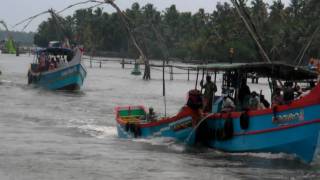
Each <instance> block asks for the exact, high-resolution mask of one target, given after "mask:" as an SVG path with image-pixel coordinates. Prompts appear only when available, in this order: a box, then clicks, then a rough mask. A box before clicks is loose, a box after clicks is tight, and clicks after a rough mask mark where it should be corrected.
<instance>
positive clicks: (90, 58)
mask: <svg viewBox="0 0 320 180" xmlns="http://www.w3.org/2000/svg"><path fill="white" fill-rule="evenodd" d="M90 68H92V56H90Z"/></svg>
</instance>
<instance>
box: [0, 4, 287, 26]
mask: <svg viewBox="0 0 320 180" xmlns="http://www.w3.org/2000/svg"><path fill="white" fill-rule="evenodd" d="M82 1H85V0H0V2H1V3H0V20H3V21H5V22H6V23H7V24H8V26H9V30H15V31H21V30H22V29H23V26H24V25H21V26H18V27H16V28H13V27H12V26H13V25H15V24H16V23H18V22H20V21H22V20H24V19H26V18H28V17H31V16H34V15H36V14H38V13H40V12H43V11H45V10H48V9H50V8H53V9H54V10H62V9H64V8H65V7H67V6H69V5H71V4H74V3H78V2H82ZM272 1H273V0H266V2H267V3H272ZM134 2H138V3H139V4H140V5H141V6H143V5H145V4H147V3H151V4H154V6H155V7H156V9H157V10H159V11H163V10H165V9H166V8H167V7H169V6H171V5H172V4H175V5H176V7H177V9H178V10H179V11H191V12H197V11H198V9H199V8H203V9H205V10H206V12H212V11H213V10H214V9H215V6H216V4H217V2H221V3H223V2H229V3H230V1H229V0H116V3H117V5H118V6H119V7H120V8H121V9H126V8H130V7H131V5H132V4H133V3H134ZM282 2H283V3H285V4H286V5H288V4H289V2H290V0H282ZM83 7H90V5H81V6H77V7H73V8H71V9H69V10H67V11H65V12H64V13H62V15H63V16H67V15H72V14H73V12H74V11H75V10H77V9H80V8H83ZM103 8H104V11H106V12H113V9H112V8H111V7H109V6H107V5H105V6H103ZM48 17H49V15H42V16H40V17H38V18H37V19H35V20H34V21H33V22H32V23H31V24H30V25H29V26H28V27H27V28H26V29H25V31H26V32H29V31H33V32H35V31H36V30H37V28H38V25H39V24H40V23H41V22H42V21H44V20H46V19H47V18H48ZM0 28H1V29H2V26H0Z"/></svg>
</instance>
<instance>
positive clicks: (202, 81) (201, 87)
mask: <svg viewBox="0 0 320 180" xmlns="http://www.w3.org/2000/svg"><path fill="white" fill-rule="evenodd" d="M203 79H204V68H203V69H202V79H201V81H202V82H203ZM202 90H203V88H202V86H201V94H202Z"/></svg>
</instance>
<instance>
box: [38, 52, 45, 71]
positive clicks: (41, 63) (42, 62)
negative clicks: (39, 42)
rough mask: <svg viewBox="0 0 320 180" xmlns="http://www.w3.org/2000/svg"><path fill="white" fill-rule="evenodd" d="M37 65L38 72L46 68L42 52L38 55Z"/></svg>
mask: <svg viewBox="0 0 320 180" xmlns="http://www.w3.org/2000/svg"><path fill="white" fill-rule="evenodd" d="M38 61H39V66H38V70H39V72H42V71H45V70H46V59H45V55H44V53H42V54H41V55H40V57H39V60H38Z"/></svg>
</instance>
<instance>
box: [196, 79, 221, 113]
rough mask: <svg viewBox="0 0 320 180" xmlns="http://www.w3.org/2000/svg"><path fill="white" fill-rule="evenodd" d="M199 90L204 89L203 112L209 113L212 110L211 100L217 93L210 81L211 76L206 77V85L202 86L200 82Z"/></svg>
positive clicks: (215, 87)
mask: <svg viewBox="0 0 320 180" xmlns="http://www.w3.org/2000/svg"><path fill="white" fill-rule="evenodd" d="M200 86H201V88H204V93H203V111H204V112H210V111H211V108H212V102H213V98H214V96H215V93H216V92H217V86H216V84H215V83H213V82H212V81H211V76H207V77H206V84H203V81H202V80H201V81H200Z"/></svg>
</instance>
